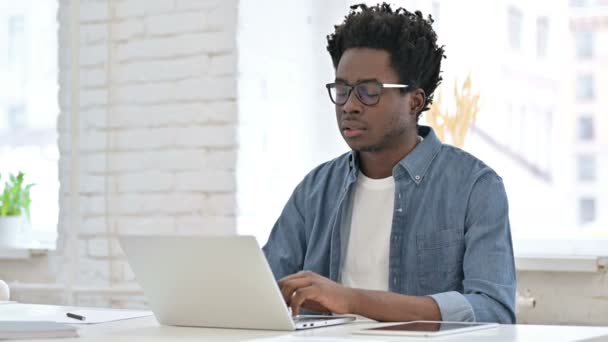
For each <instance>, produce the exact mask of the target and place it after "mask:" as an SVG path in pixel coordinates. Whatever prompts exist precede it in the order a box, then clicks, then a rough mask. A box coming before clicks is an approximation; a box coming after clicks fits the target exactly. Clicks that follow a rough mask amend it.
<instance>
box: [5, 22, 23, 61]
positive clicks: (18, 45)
mask: <svg viewBox="0 0 608 342" xmlns="http://www.w3.org/2000/svg"><path fill="white" fill-rule="evenodd" d="M6 51H7V52H8V63H9V64H10V65H13V66H15V65H17V64H21V63H23V59H24V58H25V23H24V19H23V16H22V15H16V16H11V17H9V18H8V48H7V49H6Z"/></svg>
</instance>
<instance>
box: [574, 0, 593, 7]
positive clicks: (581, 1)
mask: <svg viewBox="0 0 608 342" xmlns="http://www.w3.org/2000/svg"><path fill="white" fill-rule="evenodd" d="M588 2H589V1H588V0H570V7H586V6H587V5H588Z"/></svg>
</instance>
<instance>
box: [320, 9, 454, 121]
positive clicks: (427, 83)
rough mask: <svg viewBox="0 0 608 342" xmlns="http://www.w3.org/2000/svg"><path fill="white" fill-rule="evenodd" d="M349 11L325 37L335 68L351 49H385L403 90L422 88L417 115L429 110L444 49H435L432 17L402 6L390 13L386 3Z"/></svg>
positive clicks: (437, 83) (435, 39) (441, 47)
mask: <svg viewBox="0 0 608 342" xmlns="http://www.w3.org/2000/svg"><path fill="white" fill-rule="evenodd" d="M350 8H351V11H350V13H349V14H348V15H347V16H346V17H345V19H344V22H343V23H342V24H340V25H336V26H334V28H335V31H334V33H332V34H330V35H328V36H327V51H329V54H330V55H331V59H332V62H333V64H334V68H337V67H338V63H339V62H340V58H341V57H342V54H344V52H345V51H346V50H348V49H350V48H358V47H366V48H372V49H381V50H386V51H388V52H389V53H390V56H391V66H392V67H393V69H395V71H396V72H397V74H398V76H399V81H400V82H401V83H405V84H408V85H409V87H408V88H407V89H406V91H411V90H413V89H417V88H421V89H423V90H424V92H425V94H426V99H425V104H424V107H423V109H422V110H421V111H420V113H418V115H420V114H421V113H422V112H423V111H425V110H427V109H429V107H430V105H431V104H432V102H433V92H434V91H435V89H436V88H437V86H438V85H439V84H440V83H441V80H442V78H441V75H440V74H441V60H442V59H443V58H445V55H444V47H443V46H437V34H436V33H435V31H434V30H433V27H432V24H433V18H432V17H431V16H430V15H429V16H428V19H425V18H424V17H423V15H422V13H421V12H420V11H415V12H414V13H412V12H409V11H407V10H406V9H404V8H401V7H400V8H398V9H397V10H395V11H393V10H392V9H391V6H390V5H388V4H387V3H385V2H384V3H382V4H378V5H375V6H371V7H368V6H367V5H365V4H359V5H353V6H351V7H350Z"/></svg>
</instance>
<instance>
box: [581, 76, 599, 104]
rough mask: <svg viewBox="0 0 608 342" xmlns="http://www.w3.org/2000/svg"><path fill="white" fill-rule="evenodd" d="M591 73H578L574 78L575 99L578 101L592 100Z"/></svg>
mask: <svg viewBox="0 0 608 342" xmlns="http://www.w3.org/2000/svg"><path fill="white" fill-rule="evenodd" d="M594 94H595V92H594V90H593V75H591V74H585V75H579V76H578V77H577V78H576V99H577V100H579V101H589V100H593V97H594Z"/></svg>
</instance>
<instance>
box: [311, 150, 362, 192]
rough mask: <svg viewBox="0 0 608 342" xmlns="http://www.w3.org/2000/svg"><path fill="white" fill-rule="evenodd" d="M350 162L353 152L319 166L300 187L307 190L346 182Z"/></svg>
mask: <svg viewBox="0 0 608 342" xmlns="http://www.w3.org/2000/svg"><path fill="white" fill-rule="evenodd" d="M350 162H351V152H346V153H344V154H342V155H340V156H338V157H336V158H334V159H332V160H328V161H326V162H324V163H322V164H319V165H318V166H317V167H315V168H314V169H312V170H311V171H310V172H309V173H308V174H307V175H306V176H305V177H304V179H303V180H302V183H301V184H300V185H301V186H304V187H307V188H310V187H315V186H320V185H321V186H322V185H324V184H326V183H327V182H331V183H332V184H334V185H336V184H338V182H339V181H340V180H344V179H345V178H346V177H347V176H348V171H349V167H350ZM340 184H341V183H340Z"/></svg>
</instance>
